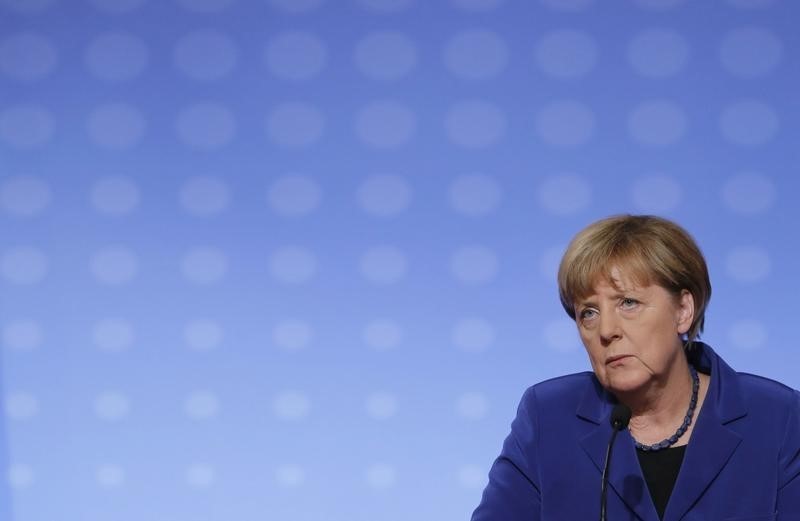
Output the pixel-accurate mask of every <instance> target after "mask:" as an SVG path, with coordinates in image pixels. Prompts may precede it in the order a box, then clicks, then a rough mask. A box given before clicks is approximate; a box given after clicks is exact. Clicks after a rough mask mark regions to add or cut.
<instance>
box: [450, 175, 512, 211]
mask: <svg viewBox="0 0 800 521" xmlns="http://www.w3.org/2000/svg"><path fill="white" fill-rule="evenodd" d="M501 197H502V190H501V189H500V186H499V185H498V184H497V181H495V180H494V179H493V178H491V177H489V176H487V175H483V174H469V175H462V176H459V177H458V178H456V179H455V180H454V181H453V182H452V183H451V184H450V189H449V190H448V200H449V202H450V206H452V207H453V209H454V210H455V211H456V212H458V213H460V214H462V215H469V216H481V215H486V214H488V213H490V212H492V211H493V210H494V209H495V208H496V207H497V205H498V204H499V203H500V199H501Z"/></svg>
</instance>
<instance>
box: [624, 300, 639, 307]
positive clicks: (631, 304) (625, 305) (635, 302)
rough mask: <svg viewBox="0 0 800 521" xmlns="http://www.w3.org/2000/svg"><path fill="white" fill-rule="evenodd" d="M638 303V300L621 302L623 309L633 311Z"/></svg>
mask: <svg viewBox="0 0 800 521" xmlns="http://www.w3.org/2000/svg"><path fill="white" fill-rule="evenodd" d="M638 303H639V301H638V300H636V299H632V298H624V299H622V301H621V305H622V307H623V308H626V309H631V308H632V307H634V306H636V304H638Z"/></svg>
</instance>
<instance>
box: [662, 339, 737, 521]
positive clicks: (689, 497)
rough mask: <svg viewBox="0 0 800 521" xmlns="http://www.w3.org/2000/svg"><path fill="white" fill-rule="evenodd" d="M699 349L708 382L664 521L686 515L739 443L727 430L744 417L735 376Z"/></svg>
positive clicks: (729, 430) (709, 354)
mask: <svg viewBox="0 0 800 521" xmlns="http://www.w3.org/2000/svg"><path fill="white" fill-rule="evenodd" d="M702 348H703V350H704V351H705V352H703V353H702V356H703V357H704V358H706V360H708V361H710V362H711V363H710V364H709V365H710V366H711V383H710V385H709V389H708V394H707V395H706V399H705V402H704V403H703V407H702V409H701V410H700V413H699V414H698V416H697V423H696V425H695V427H694V430H693V431H692V439H691V440H690V441H689V446H688V447H687V448H686V455H685V456H684V460H683V463H682V464H681V470H680V473H679V474H678V479H677V480H676V482H675V488H674V489H673V490H672V495H671V496H670V500H669V503H668V504H667V509H666V511H665V512H664V521H677V520H679V519H681V518H682V517H683V516H684V515H686V512H688V511H689V509H691V508H692V506H693V505H694V504H695V503H697V501H698V500H699V499H700V498H701V497H702V495H703V493H705V491H706V490H707V489H708V487H709V485H711V483H712V482H713V481H714V478H716V477H717V475H719V473H720V472H721V471H722V469H723V468H724V467H725V465H726V464H727V463H728V461H729V460H730V458H731V456H732V455H733V453H734V452H735V451H736V448H737V447H738V446H739V443H740V442H741V441H742V439H741V437H740V436H739V435H738V434H737V433H735V432H734V431H732V430H731V429H729V428H728V427H727V425H728V424H729V423H731V422H733V421H735V420H737V419H739V418H742V417H743V416H745V415H746V414H747V411H746V409H745V406H744V401H743V400H742V396H741V393H740V390H739V385H738V376H737V374H736V372H735V371H733V369H731V368H730V367H729V366H728V365H727V364H726V363H725V362H723V361H722V360H721V359H720V358H719V357H718V356H717V355H716V354H715V353H714V352H713V351H712V350H711V348H710V347H708V346H706V345H705V344H703V345H702ZM709 359H710V360H709Z"/></svg>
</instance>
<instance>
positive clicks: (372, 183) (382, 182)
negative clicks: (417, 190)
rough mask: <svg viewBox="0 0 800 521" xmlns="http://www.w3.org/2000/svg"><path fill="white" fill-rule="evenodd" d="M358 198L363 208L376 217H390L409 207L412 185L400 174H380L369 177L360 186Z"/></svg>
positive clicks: (357, 193)
mask: <svg viewBox="0 0 800 521" xmlns="http://www.w3.org/2000/svg"><path fill="white" fill-rule="evenodd" d="M356 198H357V199H358V203H359V205H360V206H361V208H362V209H363V210H364V211H365V212H367V213H368V214H370V215H374V216H376V217H390V216H392V215H397V214H398V213H400V212H402V211H403V210H405V209H406V208H408V205H409V202H410V201H411V187H410V186H409V184H408V181H406V180H405V178H403V177H401V176H399V175H392V174H378V175H373V176H370V177H368V178H367V179H366V180H365V181H364V182H363V183H361V186H359V187H358V191H357V192H356Z"/></svg>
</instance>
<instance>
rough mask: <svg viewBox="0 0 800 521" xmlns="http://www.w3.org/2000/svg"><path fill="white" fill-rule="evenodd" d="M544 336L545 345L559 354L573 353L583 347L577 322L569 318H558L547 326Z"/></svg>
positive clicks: (543, 332) (543, 331)
mask: <svg viewBox="0 0 800 521" xmlns="http://www.w3.org/2000/svg"><path fill="white" fill-rule="evenodd" d="M542 336H543V337H544V343H545V345H546V346H547V347H549V348H550V349H552V350H553V351H557V352H559V353H571V352H574V351H577V350H578V349H579V348H580V346H581V344H580V338H579V337H578V332H577V330H576V328H575V322H573V321H572V320H570V319H568V318H558V319H555V320H553V321H552V322H550V323H548V324H546V325H545V326H544V329H543V330H542Z"/></svg>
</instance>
